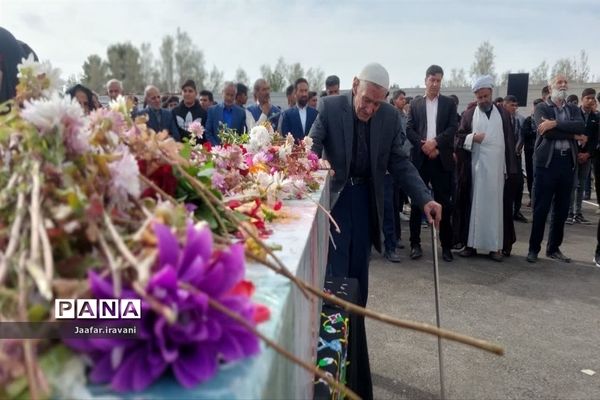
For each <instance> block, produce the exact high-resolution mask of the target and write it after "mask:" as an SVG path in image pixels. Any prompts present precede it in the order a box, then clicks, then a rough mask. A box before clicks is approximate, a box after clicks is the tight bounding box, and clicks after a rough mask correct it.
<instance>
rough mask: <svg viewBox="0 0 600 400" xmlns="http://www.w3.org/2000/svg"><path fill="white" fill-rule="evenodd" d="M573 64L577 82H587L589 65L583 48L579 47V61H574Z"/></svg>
mask: <svg viewBox="0 0 600 400" xmlns="http://www.w3.org/2000/svg"><path fill="white" fill-rule="evenodd" d="M574 64H575V66H576V72H575V78H576V80H577V82H580V83H584V82H588V81H589V79H590V66H589V64H588V55H587V53H586V52H585V50H583V49H581V50H580V51H579V61H578V62H575V61H574Z"/></svg>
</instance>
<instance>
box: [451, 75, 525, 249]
mask: <svg viewBox="0 0 600 400" xmlns="http://www.w3.org/2000/svg"><path fill="white" fill-rule="evenodd" d="M471 89H472V90H473V93H474V94H475V100H476V101H477V106H476V107H469V108H467V110H465V112H464V113H463V116H462V119H461V121H460V127H459V128H458V132H457V133H456V155H457V167H456V168H457V171H458V173H457V192H456V200H455V201H456V203H455V204H456V206H455V218H454V219H453V221H452V222H453V224H454V227H455V229H456V230H457V231H458V232H457V235H455V237H457V238H459V242H460V243H461V244H462V245H463V246H465V248H464V249H463V250H462V251H461V252H460V253H459V255H460V256H462V257H471V256H473V255H475V254H476V253H477V252H483V253H487V254H489V256H490V258H492V259H493V260H494V261H502V259H503V257H507V256H509V255H510V254H511V251H512V245H513V243H514V242H515V228H514V222H513V199H514V197H515V195H514V192H515V190H516V182H517V177H518V174H519V171H520V165H519V163H518V162H517V157H516V151H515V136H514V134H513V128H512V125H511V122H510V115H509V114H508V112H507V111H506V110H504V108H503V107H497V106H496V105H495V104H494V103H493V102H492V92H493V89H494V78H492V77H491V76H489V75H484V76H481V77H478V78H477V79H475V81H474V82H473V85H472V87H471Z"/></svg>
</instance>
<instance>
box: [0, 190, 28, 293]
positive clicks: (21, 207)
mask: <svg viewBox="0 0 600 400" xmlns="http://www.w3.org/2000/svg"><path fill="white" fill-rule="evenodd" d="M15 213H16V216H15V220H14V222H13V224H12V226H11V228H10V239H9V240H8V245H7V246H6V252H5V253H4V254H3V255H2V254H0V285H1V284H3V283H4V278H5V277H6V274H7V272H8V271H7V269H8V263H9V262H10V261H11V260H12V257H13V255H14V253H15V251H16V250H17V245H18V244H19V242H21V240H22V238H21V226H22V224H23V216H24V214H25V193H23V192H19V195H18V197H17V207H16V208H15Z"/></svg>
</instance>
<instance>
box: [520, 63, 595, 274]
mask: <svg viewBox="0 0 600 400" xmlns="http://www.w3.org/2000/svg"><path fill="white" fill-rule="evenodd" d="M567 89H568V87H567V78H566V77H565V76H564V75H562V74H559V75H556V76H555V77H554V78H552V80H551V81H550V90H551V92H550V98H549V99H548V100H546V101H545V102H543V103H540V104H538V105H537V106H536V107H535V112H534V119H535V123H536V125H537V130H538V136H537V138H536V141H535V150H534V155H533V165H534V168H535V174H534V176H535V183H534V185H533V224H532V226H531V235H530V237H529V253H528V254H527V261H529V262H531V263H534V262H536V261H537V258H538V253H539V251H540V249H541V243H542V239H543V238H544V226H545V225H546V218H547V217H548V212H549V211H550V206H551V204H552V202H554V211H553V218H552V223H551V225H550V233H549V234H548V243H547V245H546V256H548V257H550V258H552V259H555V260H558V261H562V262H570V261H571V259H570V258H568V257H566V256H565V255H564V254H563V253H562V252H561V251H560V248H559V247H560V245H561V244H562V241H563V235H564V230H565V221H566V219H567V214H568V212H569V202H570V200H571V188H572V187H573V172H574V168H575V163H576V162H577V141H579V142H581V143H583V144H585V143H586V142H587V136H586V135H585V125H584V122H583V117H582V116H581V112H580V111H579V109H578V108H577V107H576V106H573V105H571V104H567V102H566V101H565V99H566V97H567Z"/></svg>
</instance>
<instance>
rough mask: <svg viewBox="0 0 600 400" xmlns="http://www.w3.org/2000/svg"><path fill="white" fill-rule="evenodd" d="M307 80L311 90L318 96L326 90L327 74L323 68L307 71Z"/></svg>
mask: <svg viewBox="0 0 600 400" xmlns="http://www.w3.org/2000/svg"><path fill="white" fill-rule="evenodd" d="M306 80H307V81H308V86H309V87H310V90H313V91H315V92H317V94H318V93H319V92H320V91H321V90H323V88H325V72H324V71H323V70H322V69H321V68H318V67H317V68H312V67H311V68H309V69H308V71H306Z"/></svg>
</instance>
